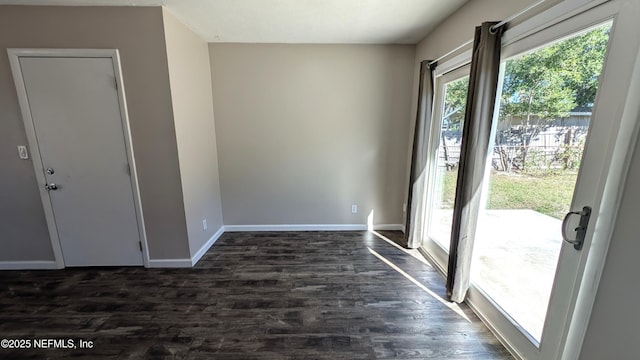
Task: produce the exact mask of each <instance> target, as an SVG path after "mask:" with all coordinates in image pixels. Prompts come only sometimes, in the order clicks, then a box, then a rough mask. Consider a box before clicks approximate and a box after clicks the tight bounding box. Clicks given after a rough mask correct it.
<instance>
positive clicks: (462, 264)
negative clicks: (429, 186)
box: [447, 22, 504, 302]
mask: <svg viewBox="0 0 640 360" xmlns="http://www.w3.org/2000/svg"><path fill="white" fill-rule="evenodd" d="M495 24H496V23H494V22H486V23H483V24H482V25H481V26H478V27H477V28H476V32H475V37H474V42H473V54H472V58H471V70H470V74H469V89H468V93H467V107H466V113H465V118H464V129H463V131H462V144H461V149H460V164H459V169H458V180H457V186H456V197H455V203H454V206H453V224H452V227H451V228H452V229H451V245H450V247H449V249H450V251H449V264H448V272H447V296H448V297H449V298H450V300H452V301H455V302H462V301H464V299H465V297H466V294H467V290H468V289H469V281H470V268H471V255H472V252H473V238H474V234H472V233H471V231H472V230H473V229H475V225H476V223H477V216H478V211H479V207H480V196H481V191H482V181H483V177H484V173H485V166H486V161H487V153H488V150H489V147H490V146H489V145H490V144H489V141H490V140H491V139H490V138H491V124H492V120H493V112H494V107H495V102H496V93H497V87H498V75H499V71H500V48H501V37H502V32H503V30H504V29H503V27H499V28H498V29H495V30H494V29H492V26H494V25H495Z"/></svg>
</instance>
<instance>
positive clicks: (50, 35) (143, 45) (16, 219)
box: [0, 6, 189, 261]
mask: <svg viewBox="0 0 640 360" xmlns="http://www.w3.org/2000/svg"><path fill="white" fill-rule="evenodd" d="M6 48H107V49H119V50H120V56H121V62H122V73H123V76H124V86H125V89H126V94H127V100H128V111H129V117H130V122H131V133H132V140H133V148H134V151H135V156H136V162H137V169H138V175H139V183H140V192H141V198H142V206H143V211H144V217H145V225H146V233H147V237H148V242H149V250H150V255H151V258H152V259H162V258H186V257H189V247H188V243H187V239H186V237H187V230H186V227H185V220H184V219H185V215H184V206H183V201H182V190H181V184H180V174H179V169H178V157H177V151H176V138H175V130H174V124H173V112H172V108H171V94H170V91H169V75H168V72H167V53H166V50H165V44H164V36H163V23H162V10H161V8H159V7H158V8H143V7H136V8H133V7H34V6H0V164H2V176H0V261H1V260H11V261H19V260H48V259H53V255H52V251H51V245H50V240H49V234H48V232H47V228H46V222H45V219H44V214H43V210H42V203H41V201H40V197H39V192H38V186H39V185H38V184H37V182H36V178H35V175H34V170H33V167H32V164H31V161H24V160H19V159H18V156H17V153H16V145H20V144H27V139H26V135H25V130H24V125H23V122H22V118H21V113H20V109H19V106H18V99H17V95H16V90H15V86H14V83H13V79H12V77H11V70H10V67H9V62H8V57H7V52H6Z"/></svg>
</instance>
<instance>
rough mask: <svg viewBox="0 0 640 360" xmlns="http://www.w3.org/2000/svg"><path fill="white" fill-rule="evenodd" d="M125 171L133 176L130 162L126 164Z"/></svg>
mask: <svg viewBox="0 0 640 360" xmlns="http://www.w3.org/2000/svg"><path fill="white" fill-rule="evenodd" d="M124 168H125V171H126V172H127V175H129V176H131V165H129V164H128V163H127V164H125V165H124Z"/></svg>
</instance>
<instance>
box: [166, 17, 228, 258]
mask: <svg viewBox="0 0 640 360" xmlns="http://www.w3.org/2000/svg"><path fill="white" fill-rule="evenodd" d="M162 14H163V21H164V33H165V40H166V48H167V61H168V65H169V82H170V85H171V103H172V105H173V121H174V124H175V129H176V142H177V146H178V160H179V164H180V179H181V183H182V194H183V196H184V211H185V217H186V222H187V233H188V236H189V250H190V253H191V256H193V255H194V254H195V253H196V252H198V250H200V248H201V247H202V246H203V245H204V244H205V243H206V242H207V241H208V240H209V239H210V238H211V236H213V235H214V234H215V233H216V231H217V230H219V229H220V228H221V227H222V208H221V200H220V181H219V178H218V153H217V148H216V131H215V123H214V116H213V100H212V99H213V98H212V94H211V71H210V64H209V50H208V46H207V43H206V42H205V41H204V40H202V39H200V38H199V37H198V36H197V35H196V34H195V33H193V32H192V31H191V30H189V29H188V28H187V27H186V26H185V25H183V24H182V23H181V22H180V21H178V20H177V19H176V18H175V17H174V16H173V15H172V14H171V13H170V12H169V11H168V10H167V9H165V8H163V11H162ZM204 219H206V221H207V225H208V227H207V229H204V227H203V224H202V221H203V220H204Z"/></svg>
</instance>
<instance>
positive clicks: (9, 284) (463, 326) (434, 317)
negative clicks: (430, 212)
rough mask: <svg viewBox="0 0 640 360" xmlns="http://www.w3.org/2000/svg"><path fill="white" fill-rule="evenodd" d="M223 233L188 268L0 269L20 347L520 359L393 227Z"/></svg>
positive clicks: (145, 353)
mask: <svg viewBox="0 0 640 360" xmlns="http://www.w3.org/2000/svg"><path fill="white" fill-rule="evenodd" d="M380 233H382V236H379V235H377V234H375V233H372V232H364V231H363V232H280V233H277V232H268V233H225V234H224V235H223V236H222V237H221V238H220V239H219V240H218V241H217V242H216V244H214V246H213V247H212V248H211V249H210V250H209V252H208V253H207V254H206V255H205V256H204V257H203V258H202V260H201V261H200V262H199V263H198V264H197V266H196V267H195V268H193V269H144V268H68V269H65V270H59V271H2V272H0V338H1V339H4V338H7V339H17V338H25V339H33V338H54V339H66V338H72V339H74V340H75V344H76V345H77V344H78V339H84V340H92V341H94V342H95V344H94V347H93V348H92V349H31V350H25V349H22V350H17V349H13V350H10V349H1V348H0V358H20V359H66V358H80V359H82V358H85V359H103V358H112V359H138V358H148V359H156V358H157V359H394V358H399V359H512V357H511V356H510V355H509V353H508V352H507V351H506V350H505V348H504V347H503V346H502V345H500V343H499V342H498V341H497V340H496V338H495V337H494V336H493V335H492V334H491V333H490V332H489V331H488V330H487V329H486V328H485V327H484V326H483V325H482V323H481V322H480V321H479V320H478V318H477V317H476V316H475V315H474V314H473V313H472V312H471V311H470V310H469V309H468V308H467V307H466V306H461V307H460V309H457V308H456V306H455V305H452V304H450V303H447V302H446V301H444V300H443V299H442V298H443V297H444V280H443V279H442V277H441V276H440V275H438V274H437V273H436V271H435V270H434V269H432V268H431V267H430V266H429V265H428V264H427V263H426V262H424V261H423V260H422V259H421V258H419V255H417V253H416V252H415V251H412V250H407V249H402V248H401V247H400V246H398V245H396V244H395V243H394V242H393V241H396V242H400V241H399V239H400V238H401V234H400V233H398V232H380Z"/></svg>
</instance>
